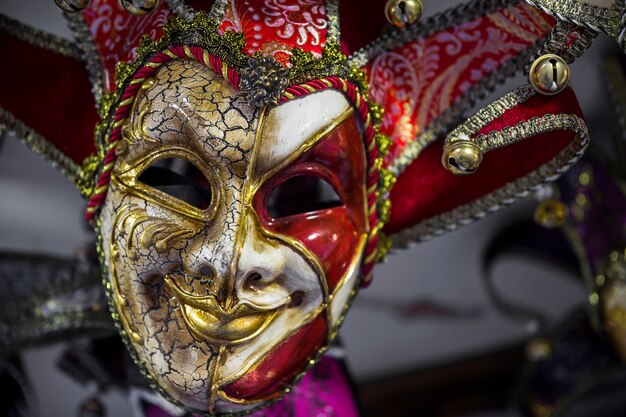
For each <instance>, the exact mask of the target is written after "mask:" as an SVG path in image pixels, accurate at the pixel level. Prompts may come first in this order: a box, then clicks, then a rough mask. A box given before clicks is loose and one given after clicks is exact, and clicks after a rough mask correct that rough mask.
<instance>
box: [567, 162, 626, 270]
mask: <svg viewBox="0 0 626 417" xmlns="http://www.w3.org/2000/svg"><path fill="white" fill-rule="evenodd" d="M583 170H586V171H590V172H592V178H593V179H592V181H591V183H590V184H589V185H587V186H583V185H580V183H579V181H578V177H579V175H580V174H581V173H582V172H583ZM566 180H567V182H569V184H572V185H574V186H573V187H572V188H570V189H569V190H567V187H562V189H563V188H566V191H565V192H566V194H571V195H567V196H564V197H565V198H564V199H563V200H564V201H570V202H571V203H570V205H569V208H570V217H569V222H570V224H571V225H572V226H573V227H574V229H575V231H576V233H577V235H578V236H579V238H580V240H581V242H583V246H584V248H585V252H586V255H587V259H588V261H589V263H590V265H591V268H592V270H593V271H594V272H597V270H598V267H599V263H600V262H603V261H606V259H607V258H608V256H609V254H610V253H611V252H612V251H614V250H616V249H620V248H624V247H626V196H625V195H624V192H623V191H622V189H621V188H620V184H618V182H617V181H618V180H617V179H616V178H614V177H613V176H611V175H610V174H609V173H608V172H607V171H606V170H604V169H603V168H602V167H601V166H599V165H596V164H593V165H589V164H587V166H585V165H582V166H580V168H579V169H573V170H572V171H571V173H570V174H568V175H567V176H566ZM578 195H584V196H585V198H586V201H587V203H586V205H585V211H584V213H585V215H584V217H583V218H576V216H574V215H573V214H572V213H575V210H576V209H577V203H576V196H578Z"/></svg>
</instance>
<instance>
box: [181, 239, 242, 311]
mask: <svg viewBox="0 0 626 417" xmlns="http://www.w3.org/2000/svg"><path fill="white" fill-rule="evenodd" d="M234 245H235V242H234V239H233V237H232V235H231V234H228V233H223V234H222V235H221V236H219V238H216V236H215V234H214V233H211V231H210V230H205V231H202V232H201V233H199V234H198V235H197V236H195V237H194V238H193V239H191V240H189V241H188V242H187V244H186V245H185V247H184V249H183V251H182V252H181V261H182V266H183V268H182V272H183V275H182V276H181V277H178V279H177V283H178V284H179V285H180V286H181V288H182V289H183V290H184V291H185V292H187V293H188V294H190V295H195V296H207V295H213V296H215V297H216V298H217V299H218V302H220V303H221V304H225V303H226V300H227V298H228V293H229V286H230V281H231V278H230V276H231V274H230V265H231V263H232V259H233V247H234Z"/></svg>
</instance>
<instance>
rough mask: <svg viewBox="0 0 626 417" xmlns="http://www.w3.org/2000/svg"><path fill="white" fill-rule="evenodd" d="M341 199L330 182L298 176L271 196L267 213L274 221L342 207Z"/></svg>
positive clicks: (277, 188) (318, 178)
mask: <svg viewBox="0 0 626 417" xmlns="http://www.w3.org/2000/svg"><path fill="white" fill-rule="evenodd" d="M341 204H342V203H341V198H340V197H339V195H338V194H337V192H336V191H335V189H334V188H333V186H332V185H330V184H329V183H328V181H326V180H324V179H323V178H321V177H318V176H316V175H298V176H295V177H291V178H289V179H287V180H285V181H283V182H282V183H281V184H280V185H279V186H278V187H276V188H274V190H273V191H272V193H271V194H270V198H269V201H268V205H267V212H268V214H269V216H270V217H272V218H273V219H280V218H282V217H287V216H293V215H296V214H303V213H311V212H314V211H319V210H325V209H329V208H333V207H338V206H340V205H341Z"/></svg>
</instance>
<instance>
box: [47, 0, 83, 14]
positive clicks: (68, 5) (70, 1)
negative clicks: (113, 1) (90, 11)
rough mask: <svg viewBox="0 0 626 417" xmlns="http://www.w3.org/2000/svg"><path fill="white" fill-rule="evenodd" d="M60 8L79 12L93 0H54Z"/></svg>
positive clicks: (70, 11)
mask: <svg viewBox="0 0 626 417" xmlns="http://www.w3.org/2000/svg"><path fill="white" fill-rule="evenodd" d="M54 2H55V3H56V5H57V6H58V7H59V9H61V10H63V11H64V12H68V13H78V12H80V11H82V10H84V9H86V8H87V7H89V3H91V0H54Z"/></svg>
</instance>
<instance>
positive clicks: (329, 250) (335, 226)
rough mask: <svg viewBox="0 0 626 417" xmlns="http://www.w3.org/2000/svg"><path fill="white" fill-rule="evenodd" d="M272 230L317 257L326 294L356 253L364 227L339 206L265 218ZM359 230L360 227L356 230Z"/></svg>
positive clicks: (346, 270)
mask: <svg viewBox="0 0 626 417" xmlns="http://www.w3.org/2000/svg"><path fill="white" fill-rule="evenodd" d="M267 227H268V229H269V230H271V231H272V232H274V233H277V234H279V235H283V236H288V237H290V238H292V239H295V240H296V241H298V242H300V243H301V244H302V245H303V246H304V247H305V248H306V249H307V250H308V251H309V252H310V253H311V254H312V255H314V256H315V258H317V260H318V261H319V263H320V265H321V268H322V269H323V271H324V274H325V276H326V285H327V286H328V291H329V293H330V294H332V293H333V291H334V290H335V289H336V288H337V285H338V284H339V283H340V282H341V280H342V279H343V278H344V277H345V276H346V274H347V273H348V272H349V270H350V268H351V265H352V264H353V263H354V259H355V257H358V256H360V251H361V249H362V248H361V246H362V245H361V240H362V236H363V235H364V234H365V228H364V227H362V228H359V227H358V226H357V225H356V224H355V223H354V222H353V221H352V218H351V216H350V212H349V210H348V209H347V208H346V207H343V206H340V207H335V208H332V209H328V210H320V211H317V212H313V213H307V214H303V215H298V216H290V217H286V218H284V219H280V220H269V221H268V222H267ZM359 229H361V230H359Z"/></svg>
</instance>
